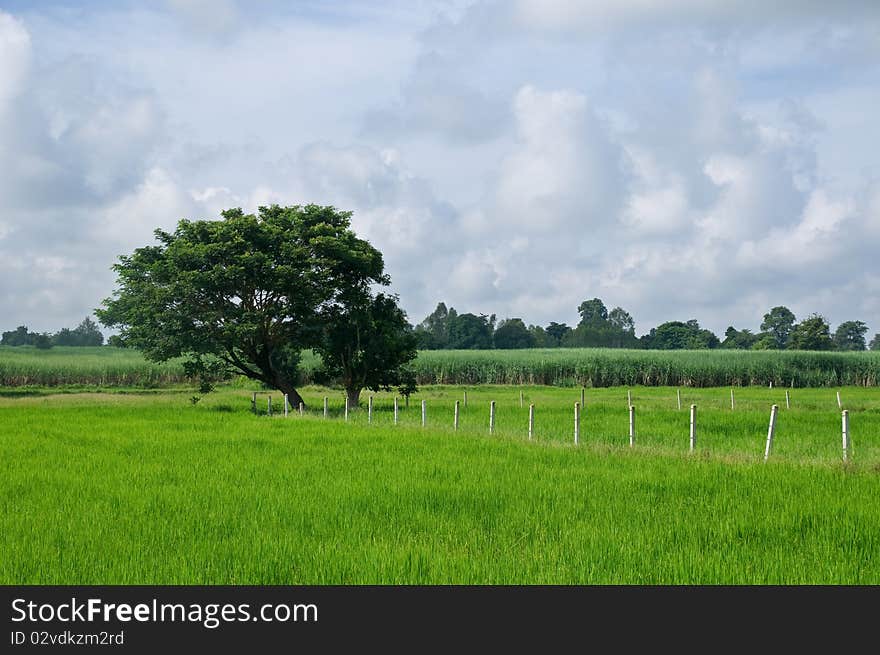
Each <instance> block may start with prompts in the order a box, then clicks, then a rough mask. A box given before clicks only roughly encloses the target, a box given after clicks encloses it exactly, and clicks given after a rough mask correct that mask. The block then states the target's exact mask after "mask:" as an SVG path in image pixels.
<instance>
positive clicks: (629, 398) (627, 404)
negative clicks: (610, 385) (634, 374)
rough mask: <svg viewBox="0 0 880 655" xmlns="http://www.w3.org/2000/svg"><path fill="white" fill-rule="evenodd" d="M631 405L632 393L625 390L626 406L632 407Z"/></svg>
mask: <svg viewBox="0 0 880 655" xmlns="http://www.w3.org/2000/svg"><path fill="white" fill-rule="evenodd" d="M632 404H633V399H632V392H631V391H630V390H629V389H627V390H626V406H627V407H632Z"/></svg>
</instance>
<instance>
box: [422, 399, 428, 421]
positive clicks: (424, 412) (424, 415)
mask: <svg viewBox="0 0 880 655" xmlns="http://www.w3.org/2000/svg"><path fill="white" fill-rule="evenodd" d="M427 420H428V406H427V401H426V400H423V401H422V427H425V423H426V422H427Z"/></svg>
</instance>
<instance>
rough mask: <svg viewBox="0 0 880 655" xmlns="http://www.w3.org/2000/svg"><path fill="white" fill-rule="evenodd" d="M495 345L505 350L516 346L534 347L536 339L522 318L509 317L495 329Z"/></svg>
mask: <svg viewBox="0 0 880 655" xmlns="http://www.w3.org/2000/svg"><path fill="white" fill-rule="evenodd" d="M494 339H495V347H496V348H502V349H505V350H511V349H515V348H533V347H534V345H535V340H534V338H533V337H532V335H531V334H530V333H529V329H528V328H527V327H526V324H525V323H523V320H522V319H521V318H509V319H507V320H504V321H501V323H499V324H498V328H497V329H496V330H495V335H494Z"/></svg>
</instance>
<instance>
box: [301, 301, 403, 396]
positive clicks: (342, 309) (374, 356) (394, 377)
mask: <svg viewBox="0 0 880 655" xmlns="http://www.w3.org/2000/svg"><path fill="white" fill-rule="evenodd" d="M322 316H323V319H324V321H323V322H324V325H323V328H322V335H321V339H320V341H319V343H318V345H317V346H316V347H315V352H316V353H317V354H318V355H319V356H320V357H321V359H322V362H323V365H322V367H321V368H320V369H319V371H318V379H320V380H322V381H330V382H338V383H339V384H341V385H342V387H343V388H344V389H345V390H346V393H347V394H348V398H349V401H350V405H351V406H353V407H354V406H357V405H358V403H359V396H360V392H361V390H362V389H370V390H372V391H379V390H381V389H384V390H386V391H387V390H389V389H391V388H392V387H395V386H400V387H402V388H404V389H406V388H407V387H408V384H409V383H410V382H412V381H413V380H412V377H411V376H409V377H408V376H407V375H406V374H405V372H404V366H405V365H406V364H407V363H408V362H410V361H411V360H412V359H413V358H414V357H415V356H416V352H417V351H416V337H415V335H414V334H413V331H412V328H411V326H410V324H409V323H408V322H407V320H406V314H405V313H404V312H403V310H401V309H400V307H398V305H397V297H396V296H389V295H384V294H381V293H380V294H377V295H375V296H372V295H371V294H370V293H369V292H368V291H365V292H364V293H363V295H362V296H361V297H360V298H358V297H355V296H354V295H352V294H349V297H348V298H347V300H346V303H345V304H340V305H338V306H336V307H333V308H328V309H326V310H324V311H323V312H322Z"/></svg>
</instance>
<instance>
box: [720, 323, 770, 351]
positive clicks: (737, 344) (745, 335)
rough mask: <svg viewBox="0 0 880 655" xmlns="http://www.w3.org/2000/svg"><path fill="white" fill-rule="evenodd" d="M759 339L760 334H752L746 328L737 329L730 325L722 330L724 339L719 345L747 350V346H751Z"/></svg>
mask: <svg viewBox="0 0 880 655" xmlns="http://www.w3.org/2000/svg"><path fill="white" fill-rule="evenodd" d="M760 339H761V335H757V334H752V332H751V331H750V330H748V329H745V330H737V329H736V328H734V327H733V326H732V325H731V326H730V327H728V328H727V330H726V331H725V332H724V341H722V342H721V347H722V348H736V349H739V350H748V349H749V348H753V347H754V346H755V344H756V343H758V341H759V340H760ZM762 350H764V348H762Z"/></svg>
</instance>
